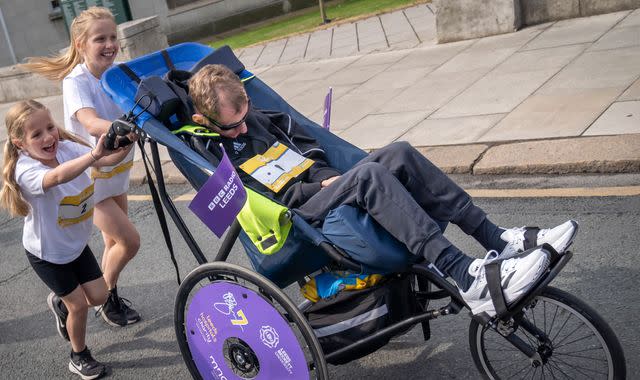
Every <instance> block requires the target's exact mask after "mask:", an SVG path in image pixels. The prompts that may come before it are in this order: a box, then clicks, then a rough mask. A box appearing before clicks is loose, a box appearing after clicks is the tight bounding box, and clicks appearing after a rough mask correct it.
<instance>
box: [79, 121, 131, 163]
mask: <svg viewBox="0 0 640 380" xmlns="http://www.w3.org/2000/svg"><path fill="white" fill-rule="evenodd" d="M76 118H77V119H78V121H79V122H80V124H82V126H83V127H84V129H86V130H87V131H88V132H89V134H90V135H91V136H94V137H100V135H102V134H103V133H107V132H109V128H110V127H111V123H112V122H111V121H109V120H105V119H102V118H100V116H98V114H97V113H96V110H95V109H94V108H81V109H79V110H78V111H76ZM127 137H128V138H129V140H131V141H133V142H136V141H138V135H137V134H135V133H129V134H128V135H127ZM122 158H124V156H123V157H122ZM121 160H122V159H120V160H118V161H116V162H120V161H121ZM107 165H111V164H107Z"/></svg>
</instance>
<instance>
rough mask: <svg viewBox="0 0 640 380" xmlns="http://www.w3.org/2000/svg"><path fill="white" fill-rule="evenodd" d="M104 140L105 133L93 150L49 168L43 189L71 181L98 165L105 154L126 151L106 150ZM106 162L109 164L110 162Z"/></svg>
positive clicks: (43, 180) (117, 153) (43, 181)
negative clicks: (90, 167)
mask: <svg viewBox="0 0 640 380" xmlns="http://www.w3.org/2000/svg"><path fill="white" fill-rule="evenodd" d="M104 140H105V135H104V134H103V135H101V136H100V139H99V140H98V144H97V145H96V147H95V148H93V150H91V151H89V152H88V153H86V154H83V155H82V156H80V157H77V158H74V159H73V160H69V161H66V162H63V163H61V164H60V165H58V166H56V167H55V168H53V169H51V170H49V171H48V172H47V174H45V175H44V178H43V179H42V190H45V191H46V190H48V189H50V188H52V187H54V186H58V185H60V184H62V183H65V182H69V181H71V180H72V179H74V178H76V177H77V176H79V175H80V174H82V172H83V171H85V170H87V168H88V167H89V166H98V162H99V161H101V159H103V157H104V156H106V155H111V154H116V155H120V154H121V153H122V151H124V149H116V150H112V151H110V150H106V149H105V148H104ZM129 149H131V148H129ZM122 158H124V156H123V157H121V158H120V160H122ZM116 162H118V161H116ZM105 164H106V165H108V163H105ZM103 165H104V164H103Z"/></svg>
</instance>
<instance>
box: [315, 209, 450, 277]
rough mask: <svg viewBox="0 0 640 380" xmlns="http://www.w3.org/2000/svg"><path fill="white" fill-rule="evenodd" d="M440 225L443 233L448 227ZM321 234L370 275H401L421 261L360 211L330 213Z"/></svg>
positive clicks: (444, 224)
mask: <svg viewBox="0 0 640 380" xmlns="http://www.w3.org/2000/svg"><path fill="white" fill-rule="evenodd" d="M437 223H438V224H439V225H440V228H441V229H442V230H443V231H444V229H445V227H446V225H447V223H446V222H439V221H438V222H437ZM322 234H323V235H324V236H325V237H326V238H327V239H329V240H330V241H331V242H332V243H333V244H335V245H336V246H338V247H340V248H342V249H343V250H345V251H346V252H347V253H348V254H349V256H351V258H352V259H354V260H356V261H358V262H359V263H361V264H363V266H364V267H365V272H367V273H390V272H399V271H402V270H404V269H406V268H407V267H408V266H409V265H411V264H413V263H415V262H417V261H421V260H422V258H421V257H418V256H416V255H414V254H412V253H411V252H409V251H408V250H407V247H406V246H405V245H404V244H403V243H401V242H400V241H398V240H397V239H396V238H394V237H393V236H391V234H389V233H388V232H387V231H386V230H385V229H384V228H383V227H382V226H380V224H378V222H376V221H375V220H374V219H373V218H372V217H371V216H370V215H369V214H367V213H366V212H365V211H364V210H362V209H360V208H357V207H353V206H349V205H342V206H339V207H337V208H336V209H334V210H331V211H330V212H329V214H328V215H327V217H326V219H325V221H324V224H323V226H322Z"/></svg>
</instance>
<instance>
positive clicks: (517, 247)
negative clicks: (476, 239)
mask: <svg viewBox="0 0 640 380" xmlns="http://www.w3.org/2000/svg"><path fill="white" fill-rule="evenodd" d="M577 233H578V222H576V221H575V220H568V221H566V222H564V223H562V224H560V225H558V226H556V227H553V228H545V229H540V228H538V227H516V228H510V229H508V230H505V231H504V232H503V233H502V234H501V235H500V239H502V240H503V241H506V242H507V246H506V247H504V249H503V250H502V252H501V253H500V256H511V255H513V254H515V253H519V252H524V251H526V250H528V249H532V248H535V247H537V246H539V245H542V244H544V243H547V244H549V245H551V246H552V247H553V249H555V250H556V252H558V253H559V254H562V253H564V251H566V250H567V249H568V248H569V246H571V244H572V243H573V240H574V238H575V237H576V234H577Z"/></svg>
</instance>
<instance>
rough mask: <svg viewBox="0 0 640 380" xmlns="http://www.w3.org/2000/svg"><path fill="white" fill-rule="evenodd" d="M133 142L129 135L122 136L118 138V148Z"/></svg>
mask: <svg viewBox="0 0 640 380" xmlns="http://www.w3.org/2000/svg"><path fill="white" fill-rule="evenodd" d="M130 144H133V141H131V140H129V138H128V137H127V136H122V137H120V138H119V139H118V148H120V147H124V146H127V145H130Z"/></svg>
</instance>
